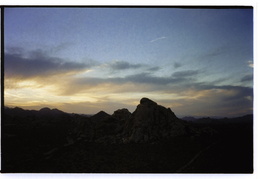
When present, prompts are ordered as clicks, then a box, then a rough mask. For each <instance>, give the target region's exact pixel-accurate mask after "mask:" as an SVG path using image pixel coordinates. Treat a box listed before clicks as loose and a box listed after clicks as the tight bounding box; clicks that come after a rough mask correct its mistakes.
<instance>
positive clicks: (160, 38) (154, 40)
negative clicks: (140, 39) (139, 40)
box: [150, 36, 166, 43]
mask: <svg viewBox="0 0 260 179" xmlns="http://www.w3.org/2000/svg"><path fill="white" fill-rule="evenodd" d="M162 39H166V37H164V36H162V37H159V38H156V39H153V40H151V41H150V42H151V43H153V42H156V41H158V40H162Z"/></svg>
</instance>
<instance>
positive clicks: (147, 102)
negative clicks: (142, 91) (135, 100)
mask: <svg viewBox="0 0 260 179" xmlns="http://www.w3.org/2000/svg"><path fill="white" fill-rule="evenodd" d="M140 104H141V105H145V106H156V105H157V103H156V102H154V101H152V100H150V99H149V98H142V99H141V100H140Z"/></svg>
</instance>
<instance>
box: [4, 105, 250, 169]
mask: <svg viewBox="0 0 260 179" xmlns="http://www.w3.org/2000/svg"><path fill="white" fill-rule="evenodd" d="M2 134H3V135H2V172H5V173H17V172H18V173H57V172H59V173H60V172H61V173H252V172H253V115H247V116H243V117H240V118H234V119H228V118H225V119H210V118H205V119H196V120H192V121H184V120H180V119H178V118H177V117H176V116H175V115H174V113H173V112H172V111H171V110H170V109H166V108H164V107H162V106H160V105H157V104H156V103H154V102H153V101H150V100H148V101H147V100H146V101H145V100H143V101H142V100H141V102H140V104H139V105H138V107H137V109H136V111H135V112H134V113H132V114H131V113H130V112H128V110H127V109H122V110H117V111H115V113H114V114H113V115H108V114H106V113H105V112H103V111H102V112H100V113H98V114H96V115H94V116H92V117H87V116H82V115H77V114H68V113H64V112H62V111H59V110H57V109H53V110H51V109H48V108H43V109H41V110H40V111H33V110H30V111H29V110H23V109H21V108H5V109H4V120H3V124H2Z"/></svg>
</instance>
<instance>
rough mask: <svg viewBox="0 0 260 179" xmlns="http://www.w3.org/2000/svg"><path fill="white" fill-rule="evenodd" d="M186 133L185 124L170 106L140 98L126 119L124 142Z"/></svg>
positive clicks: (136, 141) (152, 139)
mask: <svg viewBox="0 0 260 179" xmlns="http://www.w3.org/2000/svg"><path fill="white" fill-rule="evenodd" d="M184 134H186V130H185V124H184V122H183V121H182V120H180V119H178V118H177V117H176V116H175V114H174V113H173V112H172V111H171V109H170V108H168V109H167V108H165V107H163V106H160V105H158V104H157V103H156V102H154V101H152V100H150V99H148V98H142V99H141V100H140V104H139V105H138V106H137V108H136V110H135V111H134V112H133V114H132V116H131V117H130V118H129V119H128V120H127V121H126V123H125V129H124V138H123V141H124V142H135V143H143V142H150V141H156V140H159V139H162V138H170V137H175V136H179V135H184Z"/></svg>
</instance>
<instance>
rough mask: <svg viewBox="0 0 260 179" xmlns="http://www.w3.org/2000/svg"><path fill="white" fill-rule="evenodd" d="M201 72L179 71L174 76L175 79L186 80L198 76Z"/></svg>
mask: <svg viewBox="0 0 260 179" xmlns="http://www.w3.org/2000/svg"><path fill="white" fill-rule="evenodd" d="M198 74H199V71H198V70H186V71H178V72H175V73H173V74H172V76H173V77H175V78H186V77H191V76H195V75H198Z"/></svg>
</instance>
